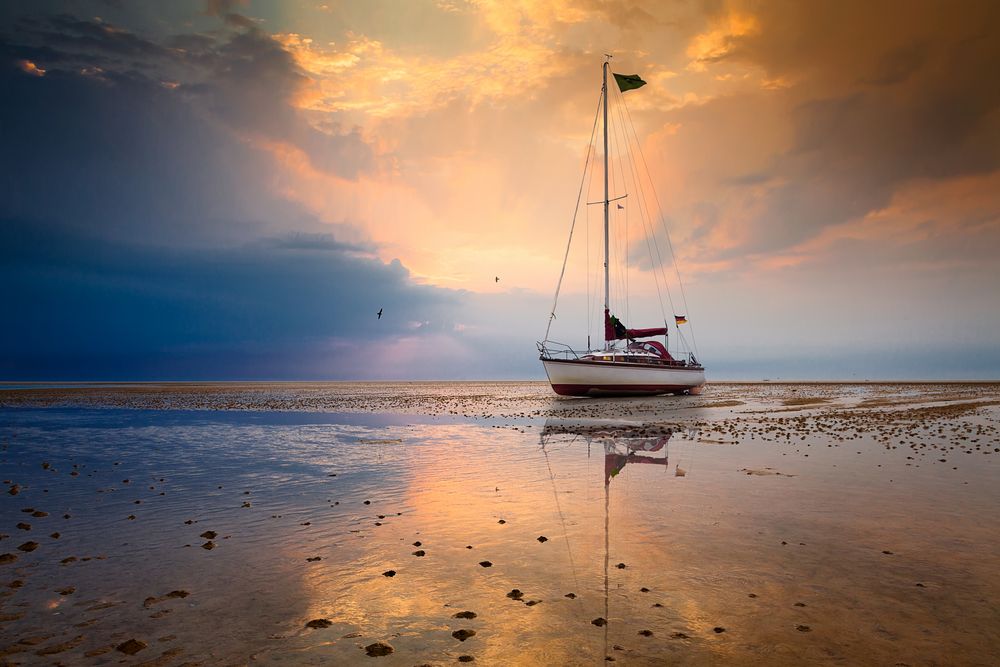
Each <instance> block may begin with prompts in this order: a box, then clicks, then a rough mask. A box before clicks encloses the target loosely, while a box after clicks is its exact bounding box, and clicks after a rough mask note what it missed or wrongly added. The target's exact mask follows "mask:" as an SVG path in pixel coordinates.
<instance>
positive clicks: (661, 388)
mask: <svg viewBox="0 0 1000 667" xmlns="http://www.w3.org/2000/svg"><path fill="white" fill-rule="evenodd" d="M693 389H694V387H691V386H690V385H684V384H553V385H552V391H554V392H556V393H557V394H559V395H560V396H655V395H656V394H682V393H686V392H690V391H691V390H693Z"/></svg>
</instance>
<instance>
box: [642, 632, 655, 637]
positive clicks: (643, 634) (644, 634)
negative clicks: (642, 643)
mask: <svg viewBox="0 0 1000 667" xmlns="http://www.w3.org/2000/svg"><path fill="white" fill-rule="evenodd" d="M639 634H640V635H642V636H643V637H652V636H653V631H652V630H639Z"/></svg>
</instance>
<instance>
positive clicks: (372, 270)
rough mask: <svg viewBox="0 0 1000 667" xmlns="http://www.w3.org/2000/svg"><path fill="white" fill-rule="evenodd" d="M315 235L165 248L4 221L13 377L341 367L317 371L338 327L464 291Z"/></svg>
mask: <svg viewBox="0 0 1000 667" xmlns="http://www.w3.org/2000/svg"><path fill="white" fill-rule="evenodd" d="M312 241H313V242H312V243H308V242H306V243H300V244H295V243H286V244H282V243H271V244H250V245H247V246H242V247H233V248H221V249H220V248H203V249H163V248H153V247H149V246H140V245H135V244H127V243H118V242H112V241H108V240H106V239H101V238H97V237H94V236H89V235H86V234H83V233H75V232H74V233H67V232H65V231H63V230H58V229H56V228H54V227H53V226H49V225H45V224H42V223H40V222H39V221H26V220H14V219H6V220H2V221H0V282H2V284H3V285H4V293H5V298H4V320H5V326H4V327H2V328H0V377H4V378H18V377H21V378H24V377H28V378H31V377H34V378H39V377H48V378H59V377H62V378H68V377H76V378H86V377H91V378H92V377H115V378H124V377H130V378H136V377H150V374H151V373H152V374H153V376H156V377H175V378H176V377H221V376H229V377H237V376H238V377H293V376H299V377H302V376H303V375H302V373H305V374H306V375H307V376H309V377H324V376H325V377H330V376H335V375H336V373H335V369H331V368H329V367H327V366H324V363H325V362H328V361H329V358H330V357H331V355H332V352H331V350H329V349H326V351H325V352H324V353H323V356H322V357H316V356H313V357H312V360H311V366H312V370H311V372H310V371H308V369H309V367H310V360H309V357H310V356H311V355H316V354H319V352H320V351H322V350H323V349H324V346H327V345H328V341H330V340H332V339H341V340H349V339H354V340H358V341H361V340H364V341H366V342H365V343H364V344H363V346H362V348H364V347H371V348H373V349H374V348H377V347H378V346H379V345H383V344H384V345H391V344H392V341H393V339H394V338H395V337H398V336H400V335H402V334H405V333H407V332H408V331H409V328H408V327H409V324H410V322H412V321H430V322H432V324H429V325H426V326H427V328H428V329H429V330H437V331H442V330H447V328H448V327H449V326H450V313H451V311H453V310H454V309H455V307H456V305H457V304H459V303H460V302H461V300H462V296H461V295H460V294H458V293H455V292H450V291H445V290H440V289H437V288H433V287H424V286H418V285H414V284H412V283H411V282H410V281H409V274H408V271H407V270H406V269H405V268H404V267H402V266H401V265H400V264H399V262H396V261H394V262H391V263H388V264H384V263H382V262H381V261H379V260H376V259H371V258H365V257H360V256H358V255H357V254H356V253H355V252H354V248H352V247H350V246H349V245H346V244H338V243H335V242H333V241H332V240H331V239H326V242H325V243H319V241H320V239H319V238H313V239H312ZM317 249H320V250H322V251H321V252H317V251H316V250H317ZM379 308H384V312H385V315H384V316H383V318H382V319H381V320H377V319H376V312H377V311H378V309H379ZM296 351H297V353H296ZM248 360H255V363H257V364H259V365H258V366H251V367H247V366H243V367H242V369H241V370H240V365H241V364H245V363H247V361H248ZM278 362H280V363H278ZM262 369H267V370H266V372H265V371H263V370H262Z"/></svg>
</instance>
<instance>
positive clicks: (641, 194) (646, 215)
mask: <svg viewBox="0 0 1000 667" xmlns="http://www.w3.org/2000/svg"><path fill="white" fill-rule="evenodd" d="M619 97H620V98H621V102H622V104H621V105H618V106H617V107H616V111H617V112H618V114H619V118H620V119H621V123H622V126H623V127H625V125H626V121H625V117H624V116H623V115H622V112H621V108H622V106H623V105H624V96H622V95H621V94H620V93H619ZM632 130H633V131H632V134H633V136H634V135H635V129H634V128H632ZM626 147H627V150H628V155H629V165H630V166H631V174H632V177H633V179H634V181H635V184H636V187H637V190H638V192H637V194H638V200H639V201H638V207H639V216H640V219H641V221H642V223H643V227H644V229H645V231H646V239H645V240H646V249H647V251H648V252H649V260H650V263H651V264H652V267H651V268H652V271H651V272H652V274H653V283H654V285H655V286H656V294H657V298H658V300H659V304H660V314H661V315H662V316H663V319H664V323H665V324H666V312H665V311H666V308H664V304H663V294H662V292H661V290H660V281H661V280H662V281H663V287H664V290H665V291H666V293H667V301H668V302H669V303H670V308H671V310H673V295H672V294H671V293H670V283H669V281H668V280H667V278H666V274H665V273H664V269H663V255H662V254H661V253H660V246H659V244H658V243H657V242H656V234H655V233H654V230H653V227H652V216H651V215H650V212H649V207H648V205H647V202H646V193H645V188H644V187H643V183H642V179H640V178H639V172H638V165H637V163H636V160H635V158H634V156H633V154H632V146H631V142H628V143H626ZM650 240H652V244H651V243H650ZM654 250H655V253H654ZM654 254H655V257H654ZM657 266H658V267H659V271H657Z"/></svg>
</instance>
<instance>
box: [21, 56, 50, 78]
mask: <svg viewBox="0 0 1000 667" xmlns="http://www.w3.org/2000/svg"><path fill="white" fill-rule="evenodd" d="M17 66H18V67H20V68H21V71H22V72H24V73H25V74H31V75H32V76H45V70H44V69H42V68H41V67H39V66H38V65H36V64H35V63H33V62H31V61H30V60H19V61H17Z"/></svg>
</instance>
